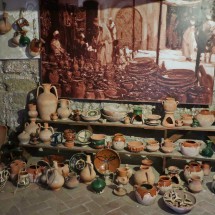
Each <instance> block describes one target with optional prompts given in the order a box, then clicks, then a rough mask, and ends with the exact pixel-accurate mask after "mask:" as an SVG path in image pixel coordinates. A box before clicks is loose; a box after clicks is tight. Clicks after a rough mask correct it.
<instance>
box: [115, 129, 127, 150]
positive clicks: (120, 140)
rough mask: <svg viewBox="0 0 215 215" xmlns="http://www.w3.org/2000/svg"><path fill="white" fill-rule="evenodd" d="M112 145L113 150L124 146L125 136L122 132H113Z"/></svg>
mask: <svg viewBox="0 0 215 215" xmlns="http://www.w3.org/2000/svg"><path fill="white" fill-rule="evenodd" d="M112 145H113V148H114V149H115V150H122V149H124V147H125V137H124V135H123V134H120V133H117V134H114V137H113V140H112Z"/></svg>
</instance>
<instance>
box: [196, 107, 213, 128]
mask: <svg viewBox="0 0 215 215" xmlns="http://www.w3.org/2000/svg"><path fill="white" fill-rule="evenodd" d="M196 119H197V120H198V122H199V124H200V126H201V127H209V126H211V125H212V124H213V123H214V120H215V118H214V114H213V113H212V112H211V111H209V110H201V111H200V113H198V114H197V115H196Z"/></svg>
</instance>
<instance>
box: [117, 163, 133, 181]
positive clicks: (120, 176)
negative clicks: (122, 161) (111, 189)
mask: <svg viewBox="0 0 215 215" xmlns="http://www.w3.org/2000/svg"><path fill="white" fill-rule="evenodd" d="M129 176H130V177H131V175H130V174H129V172H128V169H127V168H126V167H120V168H118V169H117V178H116V182H117V183H118V184H119V185H120V184H121V185H126V184H127V183H128V182H129V178H130V177H129Z"/></svg>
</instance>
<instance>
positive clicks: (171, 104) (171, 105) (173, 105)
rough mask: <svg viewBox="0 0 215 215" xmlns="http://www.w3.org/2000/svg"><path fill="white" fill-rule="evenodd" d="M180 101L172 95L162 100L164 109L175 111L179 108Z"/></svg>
mask: <svg viewBox="0 0 215 215" xmlns="http://www.w3.org/2000/svg"><path fill="white" fill-rule="evenodd" d="M178 103H179V102H178V101H175V99H174V98H171V97H167V98H166V99H165V100H164V101H162V104H163V108H164V111H166V112H174V111H175V110H176V109H177V105H178Z"/></svg>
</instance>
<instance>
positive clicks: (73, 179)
mask: <svg viewBox="0 0 215 215" xmlns="http://www.w3.org/2000/svg"><path fill="white" fill-rule="evenodd" d="M79 183H80V182H79V176H78V175H77V174H76V173H75V172H71V173H69V175H68V177H67V178H66V180H65V186H66V187H67V188H69V189H73V188H75V187H78V185H79Z"/></svg>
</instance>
